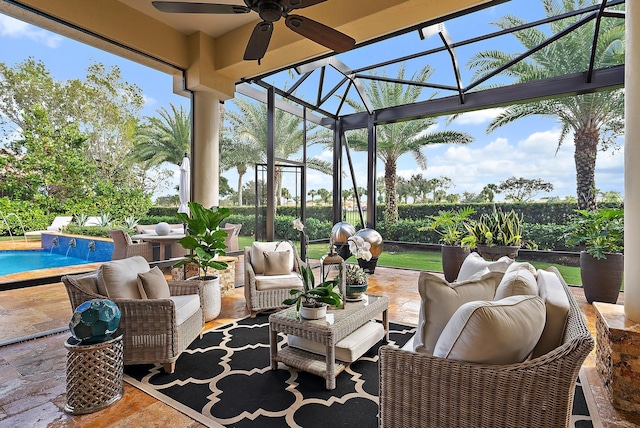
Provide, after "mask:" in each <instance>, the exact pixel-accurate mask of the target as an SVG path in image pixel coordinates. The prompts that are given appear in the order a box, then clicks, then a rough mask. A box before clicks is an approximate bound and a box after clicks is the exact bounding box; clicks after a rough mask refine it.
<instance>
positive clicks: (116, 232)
mask: <svg viewBox="0 0 640 428" xmlns="http://www.w3.org/2000/svg"><path fill="white" fill-rule="evenodd" d="M109 234H110V235H111V239H113V255H112V256H111V260H121V259H126V258H129V257H133V256H142V257H144V258H145V260H146V261H148V262H151V261H153V246H152V245H151V243H149V242H140V243H134V242H133V241H132V240H131V237H130V236H129V234H128V233H127V232H125V231H124V230H120V229H109Z"/></svg>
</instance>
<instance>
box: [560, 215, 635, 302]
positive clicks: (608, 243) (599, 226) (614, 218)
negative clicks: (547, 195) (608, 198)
mask: <svg viewBox="0 0 640 428" xmlns="http://www.w3.org/2000/svg"><path fill="white" fill-rule="evenodd" d="M567 230H568V232H567V234H566V236H565V238H566V241H567V245H569V246H584V251H581V252H580V277H581V278H582V288H583V290H584V295H585V297H586V299H587V301H588V302H589V303H592V302H594V301H598V302H606V303H616V302H617V300H618V294H619V293H620V287H621V286H622V276H623V272H624V256H623V254H622V252H623V250H624V210H623V209H620V208H608V209H600V210H595V211H589V210H576V216H575V217H574V218H573V219H572V220H571V221H570V222H569V223H568V224H567Z"/></svg>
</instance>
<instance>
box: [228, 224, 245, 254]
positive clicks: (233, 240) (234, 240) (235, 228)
mask: <svg viewBox="0 0 640 428" xmlns="http://www.w3.org/2000/svg"><path fill="white" fill-rule="evenodd" d="M240 229H242V224H234V223H225V225H224V229H223V230H224V231H226V232H227V237H226V238H224V243H225V245H226V247H227V248H225V249H224V250H225V251H238V250H239V247H238V235H240Z"/></svg>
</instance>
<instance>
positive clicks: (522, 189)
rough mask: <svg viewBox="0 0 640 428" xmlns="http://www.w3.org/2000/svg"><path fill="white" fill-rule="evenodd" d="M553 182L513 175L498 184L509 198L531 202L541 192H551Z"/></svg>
mask: <svg viewBox="0 0 640 428" xmlns="http://www.w3.org/2000/svg"><path fill="white" fill-rule="evenodd" d="M552 190H553V184H551V183H549V182H546V181H543V180H542V179H541V178H535V179H527V178H522V177H520V178H516V177H511V178H508V179H506V180H505V181H503V182H501V183H500V184H498V192H499V193H504V197H505V199H507V200H511V201H513V202H529V201H531V200H532V199H533V198H534V196H536V195H537V194H538V193H540V192H547V193H548V192H551V191H552Z"/></svg>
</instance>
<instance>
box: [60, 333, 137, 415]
mask: <svg viewBox="0 0 640 428" xmlns="http://www.w3.org/2000/svg"><path fill="white" fill-rule="evenodd" d="M123 336H124V331H123V330H118V331H116V332H115V333H114V334H113V336H112V338H111V339H110V340H107V341H105V342H100V343H93V344H90V345H83V344H82V343H81V342H79V341H78V340H76V339H75V338H73V337H70V338H69V339H67V341H66V342H65V343H64V347H65V348H67V402H66V404H65V406H64V410H65V412H67V413H71V414H73V415H84V414H87V413H93V412H96V411H98V410H102V409H104V408H105V407H108V406H110V405H112V404H113V403H115V402H116V401H118V400H119V399H121V398H122V394H123V393H124V384H123V379H122V378H123V373H122V370H123V365H124V364H123V363H124V358H123V355H124V352H123V349H124V348H123V344H122V338H123Z"/></svg>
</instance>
